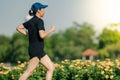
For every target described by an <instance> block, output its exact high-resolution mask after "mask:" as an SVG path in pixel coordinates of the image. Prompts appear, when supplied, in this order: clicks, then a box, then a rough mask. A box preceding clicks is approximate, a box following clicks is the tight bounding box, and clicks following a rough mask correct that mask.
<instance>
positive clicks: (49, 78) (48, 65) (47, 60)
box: [40, 55, 55, 80]
mask: <svg viewBox="0 0 120 80" xmlns="http://www.w3.org/2000/svg"><path fill="white" fill-rule="evenodd" d="M40 62H41V64H42V65H43V66H45V67H46V68H47V69H48V70H47V73H46V80H52V75H53V71H54V68H55V67H54V64H53V63H52V61H51V60H50V58H49V57H48V55H45V56H44V57H43V58H41V59H40Z"/></svg>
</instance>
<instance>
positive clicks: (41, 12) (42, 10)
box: [38, 8, 45, 17]
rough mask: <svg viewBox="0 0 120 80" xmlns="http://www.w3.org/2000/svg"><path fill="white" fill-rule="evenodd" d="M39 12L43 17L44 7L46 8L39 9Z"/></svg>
mask: <svg viewBox="0 0 120 80" xmlns="http://www.w3.org/2000/svg"><path fill="white" fill-rule="evenodd" d="M38 13H39V15H40V16H41V17H43V16H44V14H45V9H44V8H41V9H40V10H38Z"/></svg>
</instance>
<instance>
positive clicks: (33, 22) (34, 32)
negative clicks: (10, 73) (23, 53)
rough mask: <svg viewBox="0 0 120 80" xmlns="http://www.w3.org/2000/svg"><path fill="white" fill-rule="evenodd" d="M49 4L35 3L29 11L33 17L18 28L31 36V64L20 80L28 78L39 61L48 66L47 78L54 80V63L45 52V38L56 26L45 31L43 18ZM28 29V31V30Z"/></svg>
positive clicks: (47, 79)
mask: <svg viewBox="0 0 120 80" xmlns="http://www.w3.org/2000/svg"><path fill="white" fill-rule="evenodd" d="M46 7H48V5H43V4H41V3H38V2H36V3H34V4H33V5H32V7H31V10H30V11H29V14H30V15H32V16H33V17H32V18H31V19H30V20H28V21H27V22H25V23H23V24H21V25H19V26H18V27H17V28H16V29H17V31H19V32H20V33H22V34H24V35H27V34H28V36H29V49H28V50H29V56H30V60H29V64H28V67H27V69H26V70H25V72H24V73H23V74H22V75H21V76H20V78H19V80H27V79H28V77H29V76H30V75H32V73H33V71H34V70H35V68H36V67H37V65H38V64H39V62H40V63H41V64H42V65H44V66H45V67H46V68H47V73H46V80H52V75H53V71H54V65H53V63H52V61H51V60H50V58H49V57H48V55H47V54H45V52H44V38H45V37H47V36H48V35H49V34H50V33H52V32H53V31H55V29H56V27H55V26H51V28H50V29H49V30H48V31H45V28H44V22H43V20H42V19H41V18H42V17H43V16H44V13H45V10H44V9H45V8H46ZM25 29H27V30H28V33H27V32H26V30H25Z"/></svg>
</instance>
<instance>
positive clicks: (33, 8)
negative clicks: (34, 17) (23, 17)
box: [31, 2, 48, 12]
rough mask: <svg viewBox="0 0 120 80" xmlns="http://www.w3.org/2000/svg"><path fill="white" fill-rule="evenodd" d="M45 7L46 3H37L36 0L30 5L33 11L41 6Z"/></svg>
mask: <svg viewBox="0 0 120 80" xmlns="http://www.w3.org/2000/svg"><path fill="white" fill-rule="evenodd" d="M46 7H48V5H43V4H41V3H39V2H36V3H34V4H33V5H32V7H31V10H32V11H33V12H37V10H39V9H41V8H46Z"/></svg>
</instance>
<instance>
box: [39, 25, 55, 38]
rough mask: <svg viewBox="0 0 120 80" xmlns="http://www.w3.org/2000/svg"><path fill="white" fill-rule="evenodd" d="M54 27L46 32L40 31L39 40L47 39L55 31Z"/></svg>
mask: <svg viewBox="0 0 120 80" xmlns="http://www.w3.org/2000/svg"><path fill="white" fill-rule="evenodd" d="M55 29H56V27H55V26H52V27H51V28H50V29H49V30H48V31H44V30H40V31H39V35H40V37H41V38H45V37H47V36H48V35H49V34H51V33H52V32H53V31H55Z"/></svg>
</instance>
